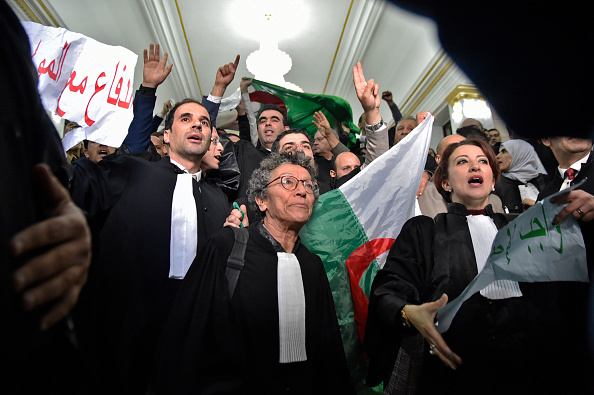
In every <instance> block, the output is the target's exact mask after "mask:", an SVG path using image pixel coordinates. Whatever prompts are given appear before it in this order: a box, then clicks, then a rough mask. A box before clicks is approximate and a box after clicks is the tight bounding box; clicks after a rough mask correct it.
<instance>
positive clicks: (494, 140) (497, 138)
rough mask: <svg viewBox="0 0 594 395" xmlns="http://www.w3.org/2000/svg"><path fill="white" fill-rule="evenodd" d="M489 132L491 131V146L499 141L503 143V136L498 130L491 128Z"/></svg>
mask: <svg viewBox="0 0 594 395" xmlns="http://www.w3.org/2000/svg"><path fill="white" fill-rule="evenodd" d="M487 133H489V136H488V137H489V144H490V145H491V146H494V145H495V144H497V143H501V136H500V135H499V131H498V130H495V129H493V130H490V131H488V132H487Z"/></svg>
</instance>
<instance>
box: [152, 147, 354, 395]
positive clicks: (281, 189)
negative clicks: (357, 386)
mask: <svg viewBox="0 0 594 395" xmlns="http://www.w3.org/2000/svg"><path fill="white" fill-rule="evenodd" d="M315 175H316V170H315V167H313V166H312V164H311V161H310V158H309V157H306V156H305V155H303V154H302V153H301V152H291V153H272V154H271V155H270V156H269V157H267V158H266V159H265V160H263V161H262V162H261V164H260V167H259V168H258V169H257V170H256V171H255V172H254V173H253V174H252V177H251V179H250V183H249V189H248V200H249V203H250V205H251V206H252V208H253V209H254V212H256V213H258V214H259V215H260V216H261V220H260V221H257V222H256V223H252V224H251V225H250V226H249V227H248V228H247V232H248V234H249V238H248V240H247V243H246V244H245V253H244V255H243V259H244V265H243V268H242V269H240V271H239V275H238V279H237V282H236V285H235V286H234V287H233V286H231V287H230V286H229V283H232V282H233V281H228V280H227V278H226V274H228V273H229V272H228V269H227V268H228V265H229V262H231V261H230V260H228V258H229V256H231V255H232V251H233V250H234V248H236V246H237V245H238V243H236V242H235V239H234V232H233V231H232V229H230V228H225V229H223V231H222V232H219V233H218V234H216V235H215V236H214V237H212V238H211V239H210V242H209V248H208V249H207V252H206V254H205V256H204V257H203V259H202V260H201V261H200V262H195V263H194V264H193V265H192V267H191V269H190V271H189V272H188V274H187V276H186V278H185V279H184V284H182V288H181V289H180V292H179V294H178V300H177V302H178V303H177V305H176V306H174V313H173V314H172V317H171V319H170V322H169V323H168V325H167V328H166V331H165V335H164V340H163V343H162V345H161V346H162V347H161V349H160V355H159V357H158V363H157V366H156V369H155V371H154V380H153V385H152V388H151V390H152V391H153V392H154V393H178V392H183V393H186V392H188V393H190V392H191V393H207V392H213V393H214V392H221V393H270V394H276V393H281V392H283V393H284V392H289V393H302V394H316V393H325V394H326V393H336V394H349V393H354V390H353V386H352V384H351V381H350V377H349V372H348V367H347V363H346V359H345V355H344V350H343V346H342V341H341V336H340V331H339V328H338V322H337V320H336V312H335V309H334V303H333V299H332V293H331V291H330V286H329V284H328V279H327V277H326V273H325V270H324V266H323V264H322V261H321V260H320V258H319V257H318V256H317V255H315V254H312V253H311V252H309V251H308V250H307V248H306V247H305V246H304V245H302V244H301V243H300V240H299V231H300V229H301V228H302V226H303V225H304V224H305V223H307V221H308V220H309V218H310V216H311V214H312V210H313V206H314V205H315V203H316V202H317V200H318V197H319V192H318V184H317V182H316V180H315ZM232 261H233V262H236V261H237V260H236V259H235V260H232ZM232 265H235V263H232ZM239 266H241V265H239ZM234 267H237V266H234ZM230 289H233V292H232V295H231V296H230Z"/></svg>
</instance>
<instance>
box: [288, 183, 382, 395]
mask: <svg viewBox="0 0 594 395" xmlns="http://www.w3.org/2000/svg"><path fill="white" fill-rule="evenodd" d="M299 235H300V237H301V242H302V243H303V244H304V245H305V246H306V247H307V248H308V249H309V250H310V251H311V252H313V253H314V254H317V255H318V256H319V257H320V258H321V259H322V262H324V267H325V269H326V274H327V275H328V281H329V283H330V288H331V289H332V297H333V298H334V305H335V307H336V315H337V318H338V324H339V326H340V334H341V336H342V341H343V345H344V348H345V355H346V358H347V362H348V364H349V368H350V370H351V377H352V379H353V381H354V382H355V384H356V385H357V387H359V389H360V391H357V392H358V393H367V392H369V393H374V391H373V390H371V389H369V388H367V389H365V387H364V384H363V379H364V378H365V375H366V368H365V366H364V364H362V363H361V355H362V346H361V342H360V340H359V334H358V331H357V324H356V322H355V318H354V304H353V299H352V293H351V285H350V280H349V274H348V271H347V267H346V264H345V262H346V260H347V258H348V257H349V256H350V255H351V253H352V252H353V251H355V250H356V249H357V248H359V247H360V246H361V245H363V244H365V243H367V242H368V241H369V239H368V238H367V235H366V234H365V230H364V229H363V226H361V224H360V223H359V220H358V219H357V216H356V215H355V213H354V212H353V210H352V208H351V206H350V204H349V203H348V201H347V200H346V199H345V197H344V195H343V194H342V191H341V190H340V189H335V190H333V191H330V192H327V193H325V194H323V195H321V196H320V200H319V201H318V203H317V204H316V206H315V207H314V210H313V213H312V216H311V218H310V220H309V222H308V223H307V224H306V225H305V226H304V227H303V228H302V229H301V232H300V234H299ZM373 266H375V267H377V264H375V265H373V264H372V265H370V267H373ZM367 272H369V273H368V274H366V275H365V276H364V278H365V281H364V283H365V284H366V283H367V282H368V281H372V280H373V278H372V277H369V276H371V275H375V273H374V272H373V269H372V271H370V270H369V269H368V270H367Z"/></svg>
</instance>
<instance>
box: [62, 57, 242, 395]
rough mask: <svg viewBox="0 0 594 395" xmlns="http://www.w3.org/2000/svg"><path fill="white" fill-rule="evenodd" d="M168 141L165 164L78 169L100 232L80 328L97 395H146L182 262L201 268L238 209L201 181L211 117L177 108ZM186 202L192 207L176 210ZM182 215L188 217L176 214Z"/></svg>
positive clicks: (84, 162) (187, 106)
mask: <svg viewBox="0 0 594 395" xmlns="http://www.w3.org/2000/svg"><path fill="white" fill-rule="evenodd" d="M161 71H162V72H165V71H164V68H163V67H162V66H161ZM145 78H146V74H145ZM143 85H144V82H143ZM164 137H165V142H167V143H169V148H170V151H169V156H168V157H165V158H163V159H162V160H160V161H158V162H150V161H147V160H145V159H141V158H136V157H131V156H120V157H118V158H116V159H112V160H103V161H101V162H99V163H93V162H91V161H90V160H88V159H86V158H81V159H79V160H78V161H76V162H75V163H74V164H73V165H72V173H73V175H72V178H71V187H70V190H71V193H72V196H73V199H74V201H75V202H76V203H77V204H78V205H79V206H80V207H81V208H83V209H84V210H85V211H86V212H87V213H88V216H89V220H90V223H91V227H92V229H93V231H94V260H93V264H92V266H91V272H90V275H89V283H88V287H87V289H86V290H85V291H86V292H84V293H83V297H84V299H83V298H81V304H80V306H79V308H78V309H77V313H78V314H77V323H78V325H79V329H80V333H81V346H82V348H83V350H84V351H85V353H86V355H87V356H88V357H89V361H90V366H89V369H90V372H91V373H92V374H93V376H94V377H93V379H94V381H92V382H91V383H90V386H91V388H92V389H93V390H94V391H96V392H97V393H107V392H110V391H113V390H114V389H115V388H117V389H118V391H121V392H122V393H128V394H132V393H143V392H144V390H145V389H146V386H147V384H148V377H149V374H150V368H151V365H152V359H153V353H154V350H155V347H156V344H157V341H158V339H159V337H160V334H161V329H162V326H163V324H164V322H165V320H166V318H167V315H168V313H169V309H170V307H171V303H172V301H173V298H174V295H175V293H176V291H177V288H178V286H179V283H180V280H179V279H180V278H183V275H184V274H185V273H184V270H185V269H187V267H186V268H183V267H182V269H181V271H180V270H178V269H177V268H178V265H177V264H175V263H174V262H178V261H179V260H178V259H177V258H176V257H174V255H175V254H176V253H179V252H180V250H182V252H183V253H186V249H189V250H188V251H187V254H190V255H191V256H190V255H188V256H190V258H189V261H188V258H187V256H186V258H185V261H183V263H184V264H188V265H189V264H191V263H192V259H193V256H196V257H198V258H197V259H196V261H195V264H200V262H201V260H200V257H201V254H202V251H203V249H204V247H205V246H206V240H207V239H208V237H209V234H210V232H214V231H216V230H218V229H220V228H222V226H223V223H224V221H225V217H226V215H227V214H228V212H229V210H230V208H229V205H228V201H227V198H226V196H225V195H224V194H223V192H222V191H221V190H220V189H219V188H218V187H217V186H216V185H215V184H213V183H210V182H209V181H207V180H201V177H200V163H201V160H202V157H203V155H204V154H205V152H206V151H207V149H208V147H209V146H210V143H211V125H210V118H209V115H208V112H207V111H206V109H205V108H204V107H203V106H202V105H201V104H200V103H198V102H196V101H194V100H191V99H190V100H184V101H181V102H179V103H177V104H176V106H175V107H174V108H173V109H172V110H171V111H170V114H169V115H168V117H167V120H166V125H165V134H164ZM186 173H190V174H191V175H192V177H191V178H188V177H190V174H186ZM194 176H196V178H194ZM182 185H184V186H185V189H183V192H185V195H184V194H183V193H182V189H179V188H181V186H182ZM178 192H179V194H178ZM176 196H181V199H182V201H183V203H184V205H182V207H177V206H176V205H177V204H176V203H175V202H176V201H177V200H176V199H177V197H176ZM176 207H177V208H176ZM180 209H181V215H174V214H175V213H176V212H179V211H176V210H180ZM191 212H193V213H195V215H194V216H193V219H192V216H190V213H191ZM179 221H181V222H179ZM196 224H197V226H196ZM191 226H193V228H191ZM186 227H190V228H189V229H191V230H189V231H188V233H186V234H185V236H187V237H188V239H187V240H189V241H187V240H186V241H184V242H181V243H180V244H177V245H178V247H176V248H172V247H170V243H173V242H174V241H175V240H177V236H175V237H174V236H173V235H174V234H175V235H177V234H178V232H179V231H180V229H185V228H186ZM182 236H183V232H182ZM192 254H193V255H192ZM182 266H183V265H182Z"/></svg>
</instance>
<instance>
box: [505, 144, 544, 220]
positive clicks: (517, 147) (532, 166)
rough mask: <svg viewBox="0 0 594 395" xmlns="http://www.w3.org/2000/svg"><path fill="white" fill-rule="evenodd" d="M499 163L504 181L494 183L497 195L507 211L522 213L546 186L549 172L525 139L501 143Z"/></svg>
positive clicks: (532, 203)
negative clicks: (546, 176)
mask: <svg viewBox="0 0 594 395" xmlns="http://www.w3.org/2000/svg"><path fill="white" fill-rule="evenodd" d="M497 161H498V162H499V168H500V170H501V179H500V180H499V181H498V182H497V183H496V184H495V194H496V195H497V196H499V197H500V198H501V203H502V204H503V208H504V210H506V211H507V212H509V213H519V214H521V213H522V212H523V211H524V207H529V206H532V205H534V203H535V202H536V198H537V196H538V193H539V192H540V191H541V190H542V188H543V187H544V186H545V185H546V180H545V178H544V176H545V175H546V174H547V171H546V170H545V168H544V166H543V165H542V163H541V161H540V159H539V158H538V155H537V154H536V151H534V148H533V147H532V145H531V144H530V143H527V142H526V141H524V140H509V141H506V142H505V143H501V148H500V150H499V154H498V155H497Z"/></svg>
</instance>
